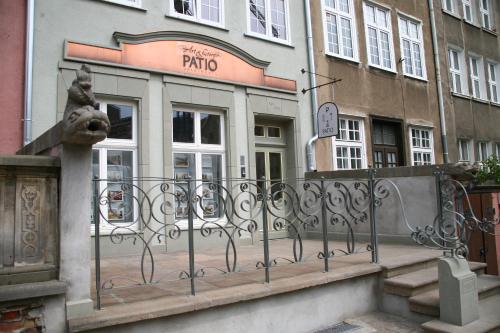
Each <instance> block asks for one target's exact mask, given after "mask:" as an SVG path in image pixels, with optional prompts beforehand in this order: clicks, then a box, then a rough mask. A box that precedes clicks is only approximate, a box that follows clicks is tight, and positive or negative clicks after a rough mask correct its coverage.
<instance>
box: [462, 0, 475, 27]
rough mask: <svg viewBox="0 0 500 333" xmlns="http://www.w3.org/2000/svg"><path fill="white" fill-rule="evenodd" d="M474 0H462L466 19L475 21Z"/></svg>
mask: <svg viewBox="0 0 500 333" xmlns="http://www.w3.org/2000/svg"><path fill="white" fill-rule="evenodd" d="M471 1H472V0H462V6H463V8H464V20H465V21H467V22H469V23H473V22H474V18H473V10H474V8H473V7H472V3H471Z"/></svg>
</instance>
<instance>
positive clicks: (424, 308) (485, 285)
mask: <svg viewBox="0 0 500 333" xmlns="http://www.w3.org/2000/svg"><path fill="white" fill-rule="evenodd" d="M477 289H478V294H479V299H480V300H481V299H485V298H487V297H490V296H493V295H496V294H499V293H500V277H498V276H494V275H486V274H483V275H479V276H478V277H477ZM408 301H409V303H410V310H411V311H413V312H417V313H421V314H424V315H428V316H434V317H439V289H433V290H430V291H427V292H424V293H422V294H419V295H416V296H412V297H410V298H409V299H408ZM497 311H499V313H500V310H498V309H497Z"/></svg>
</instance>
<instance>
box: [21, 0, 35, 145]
mask: <svg viewBox="0 0 500 333" xmlns="http://www.w3.org/2000/svg"><path fill="white" fill-rule="evenodd" d="M34 12H35V0H27V1H26V64H25V73H24V134H23V143H24V145H25V146H26V145H27V144H28V143H30V142H31V139H32V138H31V96H32V91H33V90H32V89H33V34H34V31H35V26H34Z"/></svg>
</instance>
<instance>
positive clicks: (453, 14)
mask: <svg viewBox="0 0 500 333" xmlns="http://www.w3.org/2000/svg"><path fill="white" fill-rule="evenodd" d="M443 13H444V14H446V15H448V16H451V17H454V18H456V19H457V20H460V21H462V18H461V17H460V16H459V15H458V14H456V13H454V12H450V11H449V10H446V9H444V8H443Z"/></svg>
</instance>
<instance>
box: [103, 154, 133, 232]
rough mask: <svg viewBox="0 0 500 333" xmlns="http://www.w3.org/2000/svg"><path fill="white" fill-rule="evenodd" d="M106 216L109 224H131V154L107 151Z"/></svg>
mask: <svg viewBox="0 0 500 333" xmlns="http://www.w3.org/2000/svg"><path fill="white" fill-rule="evenodd" d="M107 174H108V187H107V191H108V193H107V194H108V216H107V221H108V222H110V223H121V222H133V221H134V206H133V204H134V201H133V186H132V182H133V180H132V177H133V153H132V152H131V151H125V150H108V151H107Z"/></svg>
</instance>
